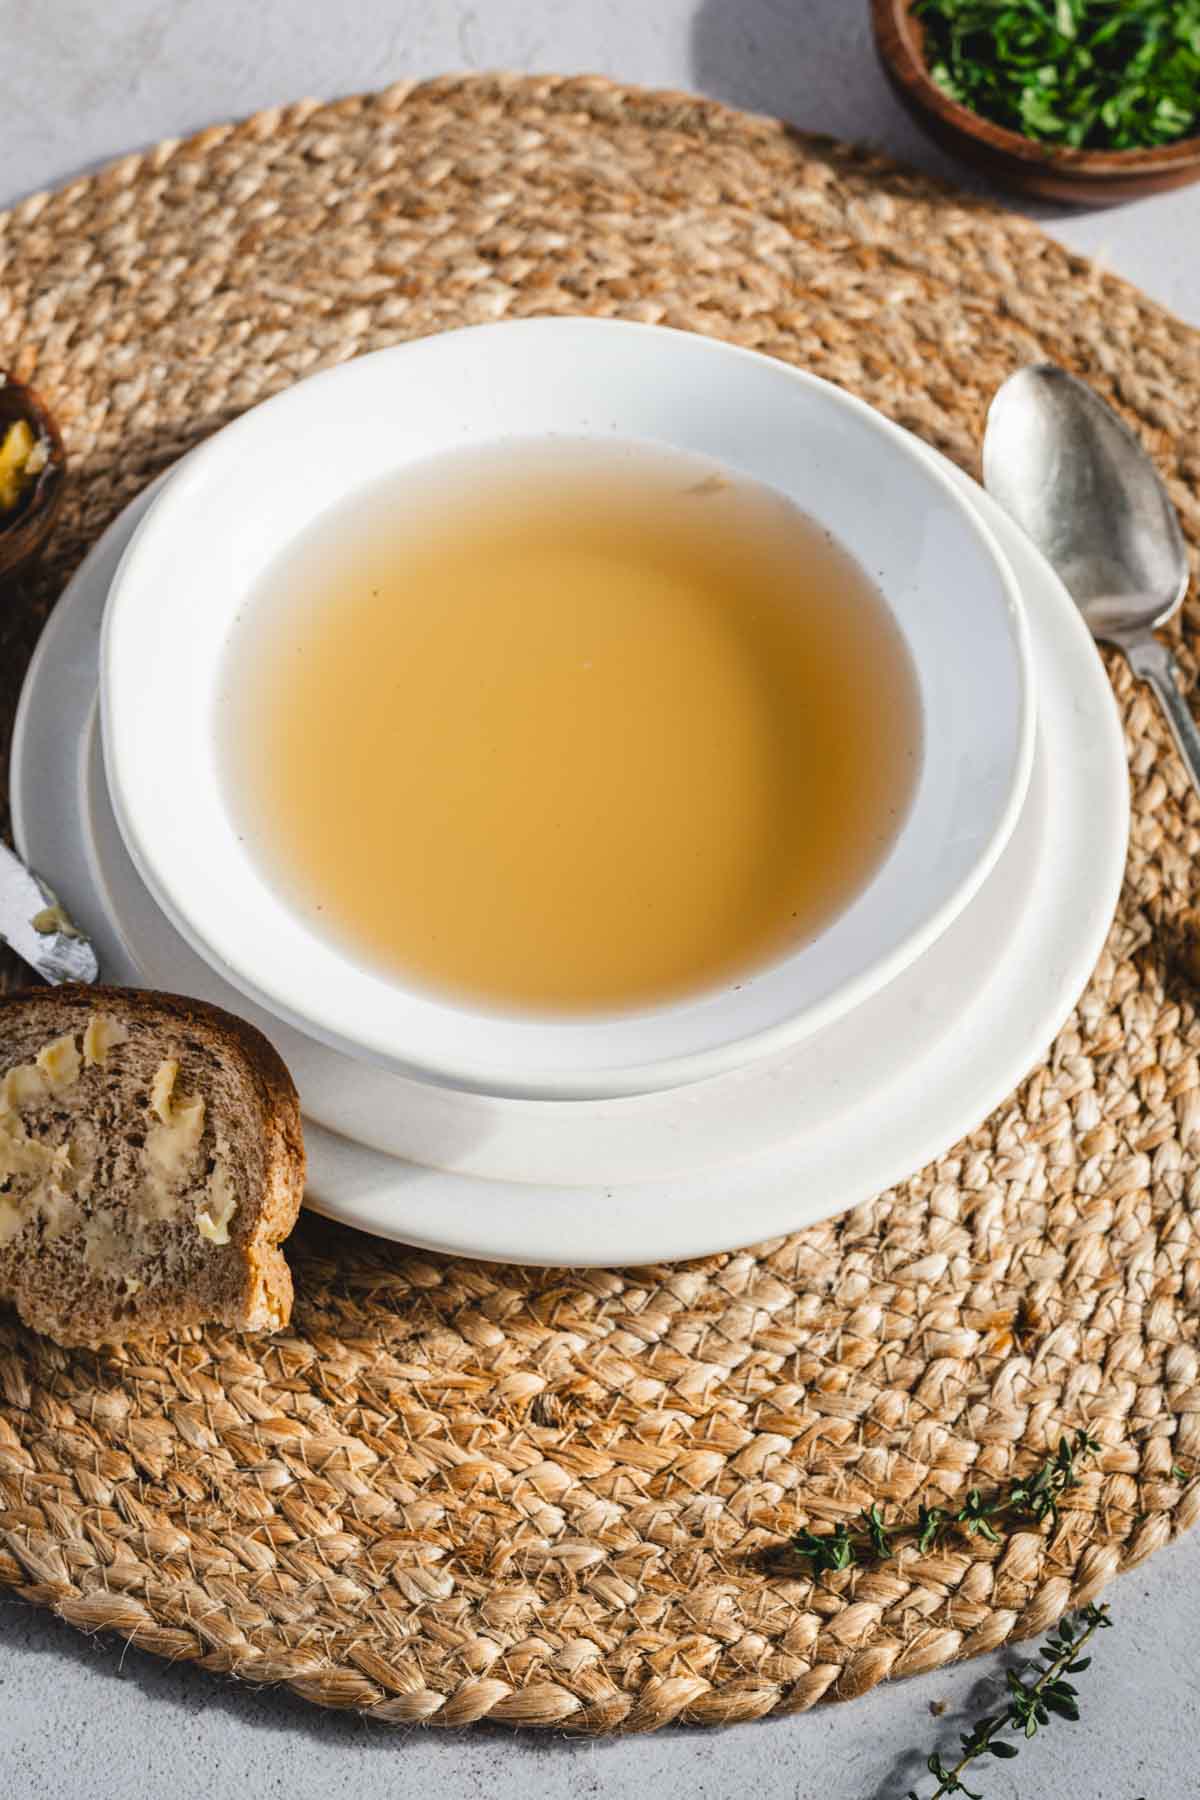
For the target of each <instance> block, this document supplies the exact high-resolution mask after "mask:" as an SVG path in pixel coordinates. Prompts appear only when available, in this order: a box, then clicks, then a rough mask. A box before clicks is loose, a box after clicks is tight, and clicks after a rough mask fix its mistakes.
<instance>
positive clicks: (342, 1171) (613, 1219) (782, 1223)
mask: <svg viewBox="0 0 1200 1800" xmlns="http://www.w3.org/2000/svg"><path fill="white" fill-rule="evenodd" d="M922 448H923V449H924V450H925V453H926V454H928V455H929V456H931V457H935V456H937V454H938V453H936V452H934V451H931V450H929V449H928V447H927V446H922ZM938 460H939V462H942V463H943V466H945V467H946V468H948V469H949V470H950V472H951V474H952V475H953V476H954V477H955V478H956V479H957V480H959V481H960V482H961V483H962V484H963V489H964V492H965V493H966V494H968V495H969V496H971V497H975V496H979V497H981V498H982V500H983V502H984V503H985V504H986V505H988V506H990V507H994V506H995V503H994V502H992V501H990V500H988V498H987V496H986V495H983V494H982V490H980V489H978V488H977V486H976V484H974V483H973V482H971V480H970V478H969V477H967V476H965V475H963V474H962V473H961V471H958V470H957V469H955V468H954V466H953V465H951V464H948V463H945V461H944V459H942V458H940V457H938ZM170 473H171V472H170V471H168V472H167V475H164V476H163V477H160V483H161V482H163V481H165V480H166V479H168V478H169V475H170ZM157 485H158V484H156V486H157ZM151 493H152V490H147V491H146V492H144V493H143V494H142V495H140V496H138V498H137V499H136V500H135V501H134V502H132V503H131V507H132V508H134V509H138V510H140V509H141V508H142V507H143V506H145V505H147V504H148V503H149V498H150V496H151ZM977 503H978V502H977ZM129 510H130V509H129V508H127V509H126V512H125V513H123V514H122V515H121V516H120V518H119V519H118V520H116V521H114V522H113V524H112V525H111V526H110V527H109V532H106V533H105V536H104V538H102V539H101V540H99V541H98V543H97V544H96V545H95V546H93V549H92V551H91V552H89V556H88V557H87V558H86V559H85V561H84V563H83V564H82V565H81V567H80V569H79V570H78V571H77V572H76V574H75V576H74V577H73V579H72V582H71V583H70V584H69V588H68V590H67V591H68V592H69V591H70V589H73V588H75V587H76V585H77V584H79V585H80V586H82V584H83V583H84V582H85V581H86V579H87V576H88V572H89V571H88V565H89V563H93V559H94V558H96V557H97V556H98V554H99V552H100V551H101V549H102V547H103V546H104V545H105V544H106V542H108V541H110V540H109V533H112V532H116V531H119V530H120V529H121V528H122V526H123V527H124V529H125V530H128V529H129V521H128V517H127V515H128V512H129ZM1001 517H1002V516H1001ZM1005 523H1006V524H1007V522H1006V521H1005ZM1009 529H1015V528H1012V527H1009ZM1039 560H1040V559H1039ZM1044 573H1045V581H1044V585H1045V588H1046V590H1047V595H1048V596H1050V595H1052V596H1053V599H1052V600H1050V601H1049V604H1051V605H1055V606H1056V608H1057V611H1056V618H1057V622H1058V624H1059V626H1060V627H1062V629H1063V630H1064V632H1065V634H1066V636H1067V637H1069V638H1070V637H1073V638H1074V644H1073V646H1072V655H1073V656H1074V657H1075V658H1076V659H1082V662H1083V664H1084V666H1085V667H1086V668H1087V669H1088V674H1089V676H1090V679H1091V686H1092V690H1093V698H1094V699H1095V700H1096V701H1097V702H1098V704H1099V708H1100V711H1101V713H1102V714H1104V715H1105V716H1106V720H1107V723H1106V725H1104V727H1103V729H1102V728H1101V725H1100V722H1099V721H1098V722H1097V739H1098V741H1099V740H1100V739H1101V738H1102V739H1103V743H1104V745H1105V747H1106V754H1107V755H1108V757H1109V760H1110V771H1109V772H1110V774H1111V775H1113V776H1116V775H1118V772H1119V779H1117V780H1114V781H1113V782H1112V783H1111V785H1110V786H1109V787H1108V788H1107V789H1106V790H1104V791H1106V792H1107V798H1108V802H1109V804H1108V806H1107V808H1106V814H1107V816H1108V818H1109V823H1110V826H1111V827H1112V830H1111V832H1110V834H1109V839H1108V845H1109V857H1108V863H1109V867H1108V870H1107V875H1108V879H1107V880H1106V879H1105V878H1104V877H1105V874H1106V870H1105V868H1104V866H1103V859H1101V860H1100V861H1099V862H1093V863H1091V864H1089V878H1090V881H1089V887H1090V891H1091V894H1092V900H1093V905H1092V914H1091V929H1090V930H1089V931H1088V932H1087V933H1085V935H1084V939H1083V941H1082V944H1081V942H1080V941H1079V940H1078V939H1076V942H1075V953H1074V956H1073V958H1072V961H1071V973H1070V978H1069V979H1068V980H1067V981H1066V983H1065V985H1063V983H1062V979H1061V972H1060V980H1059V985H1058V987H1057V988H1056V990H1055V991H1056V1003H1055V1004H1054V1005H1053V1006H1052V1007H1049V1008H1043V1009H1042V1013H1041V1015H1040V1017H1041V1018H1042V1023H1041V1025H1040V1026H1039V1028H1038V1030H1037V1034H1036V1035H1037V1040H1038V1043H1039V1044H1040V1046H1041V1047H1042V1048H1043V1049H1044V1047H1045V1045H1046V1044H1048V1043H1049V1042H1051V1041H1052V1039H1053V1038H1054V1037H1055V1036H1056V1035H1057V1033H1058V1031H1059V1030H1061V1028H1062V1025H1063V1023H1064V1021H1065V1020H1066V1019H1067V1018H1068V1017H1069V1015H1070V1012H1071V1011H1072V1009H1073V1007H1074V1006H1075V1004H1076V1002H1077V1000H1078V998H1079V995H1080V993H1081V992H1082V990H1083V988H1084V987H1085V986H1086V984H1087V980H1088V979H1090V975H1091V972H1092V970H1093V968H1094V966H1095V962H1096V959H1097V957H1098V956H1099V953H1100V951H1101V949H1102V947H1103V942H1104V939H1105V937H1106V935H1107V932H1108V929H1109V925H1110V924H1111V919H1112V914H1113V911H1114V909H1115V905H1116V901H1117V898H1118V895H1119V890H1120V884H1121V878H1122V876H1123V873H1124V867H1125V854H1126V843H1127V834H1128V822H1129V788H1128V775H1127V766H1126V762H1125V751H1124V741H1123V735H1122V729H1121V723H1120V718H1119V714H1118V710H1117V706H1116V701H1115V698H1114V696H1113V694H1112V690H1111V686H1110V684H1109V681H1108V677H1107V673H1106V671H1105V670H1104V667H1103V664H1102V663H1101V661H1100V658H1099V656H1098V653H1097V652H1096V650H1095V647H1094V645H1093V643H1092V640H1091V638H1090V636H1089V635H1088V633H1087V630H1086V627H1085V626H1084V624H1083V621H1082V619H1081V618H1080V616H1079V614H1078V612H1077V610H1076V609H1075V607H1074V605H1073V603H1072V602H1071V601H1070V598H1069V596H1067V595H1066V593H1065V590H1063V589H1062V588H1061V584H1059V583H1058V581H1057V578H1056V577H1054V576H1053V574H1052V572H1051V571H1049V570H1048V569H1046V570H1045V572H1044ZM64 598H66V594H64ZM68 610H69V606H68ZM66 616H67V615H66V613H65V612H64V613H59V611H58V609H56V612H55V614H53V615H52V617H51V620H50V621H49V622H48V624H47V627H46V630H45V632H44V633H43V637H42V640H41V642H40V643H39V645H38V647H37V650H36V651H35V655H34V658H33V660H32V661H31V664H30V668H29V671H28V673H27V675H26V680H25V685H24V687H23V689H22V694H21V701H20V704H19V706H18V710H17V717H16V721H15V723H14V740H13V742H14V750H13V763H12V799H13V818H14V826H15V828H16V835H17V840H18V843H19V845H20V847H21V848H22V850H26V849H27V847H28V841H29V840H28V835H27V834H28V825H29V821H28V818H27V817H26V800H27V798H28V793H27V790H28V779H27V774H26V771H25V770H24V767H23V760H24V757H25V755H26V753H27V749H28V741H27V740H28V720H29V712H30V708H31V706H32V703H33V698H34V695H35V691H36V688H37V685H38V683H39V682H40V680H41V672H42V668H43V666H44V664H45V663H46V661H47V659H48V658H50V657H51V656H52V655H53V654H54V651H55V648H56V643H57V640H58V638H59V636H60V634H61V633H62V631H63V628H64V624H65V622H66ZM56 620H57V621H58V623H57V627H56ZM18 733H20V737H18ZM1094 797H1095V798H1096V799H1097V800H1098V799H1099V797H1100V795H1099V793H1097V794H1096V795H1095V796H1094ZM1118 840H1119V853H1118ZM1110 902H1111V903H1110ZM81 911H82V912H83V916H85V917H86V908H81ZM1084 950H1086V955H1085V954H1084V953H1083V952H1084ZM1085 964H1086V967H1085V966H1084V965H1085ZM1022 1036H1023V1040H1024V1041H1025V1043H1026V1047H1025V1048H1023V1049H1022V1050H1021V1052H1020V1054H1019V1056H1017V1055H1016V1054H1014V1055H1013V1056H1012V1057H1010V1058H1008V1059H1007V1060H1006V1061H1005V1063H1004V1066H1003V1069H1002V1071H1001V1072H1000V1073H999V1074H996V1075H994V1076H993V1077H992V1078H991V1079H990V1080H988V1079H986V1077H985V1078H982V1079H973V1080H972V1082H971V1084H970V1085H969V1088H968V1086H967V1085H966V1084H964V1087H963V1092H962V1097H961V1100H960V1103H959V1105H958V1106H957V1108H956V1109H955V1116H954V1119H953V1121H952V1122H950V1123H947V1122H946V1120H947V1114H948V1109H943V1111H942V1113H941V1114H940V1115H939V1117H938V1119H936V1120H935V1119H932V1118H931V1119H929V1120H928V1121H927V1123H926V1125H925V1127H924V1128H923V1129H922V1130H921V1131H920V1132H919V1133H914V1136H913V1140H912V1146H911V1148H910V1150H909V1151H908V1152H906V1153H905V1157H904V1163H905V1168H904V1171H903V1173H900V1172H896V1171H893V1172H892V1173H891V1175H889V1176H888V1177H887V1178H886V1179H880V1176H879V1174H878V1173H875V1172H872V1171H868V1172H865V1173H864V1174H863V1175H862V1178H861V1180H860V1181H859V1182H857V1183H854V1184H852V1185H850V1186H843V1187H841V1188H837V1184H836V1182H834V1183H833V1184H832V1186H833V1187H834V1189H836V1191H837V1199H836V1202H835V1203H834V1204H833V1205H832V1206H831V1205H829V1204H827V1203H825V1202H823V1201H822V1202H818V1204H817V1205H816V1207H814V1206H813V1204H812V1200H811V1196H808V1204H807V1205H805V1204H804V1199H805V1196H804V1195H803V1194H801V1195H799V1196H797V1195H796V1193H795V1187H796V1185H797V1182H798V1180H799V1177H798V1176H796V1175H795V1174H794V1173H793V1171H792V1170H791V1169H790V1168H788V1167H784V1168H782V1169H781V1168H779V1167H778V1166H776V1167H775V1169H774V1171H773V1172H770V1173H768V1172H764V1171H761V1170H758V1169H757V1168H756V1167H755V1165H756V1163H757V1162H758V1161H760V1160H762V1158H760V1157H746V1158H739V1159H737V1160H736V1161H735V1162H733V1163H722V1164H719V1165H708V1166H707V1167H706V1168H705V1169H703V1170H701V1171H699V1172H697V1173H693V1174H688V1175H683V1176H681V1177H679V1178H677V1179H676V1178H672V1179H668V1180H665V1181H653V1182H630V1183H625V1184H603V1183H589V1184H566V1183H560V1184H549V1183H548V1184H544V1185H537V1184H534V1183H531V1182H521V1181H517V1180H504V1179H500V1178H496V1177H487V1176H483V1175H479V1174H464V1173H462V1172H460V1171H453V1170H442V1169H433V1168H427V1167H425V1166H424V1165H418V1164H414V1163H411V1162H409V1163H406V1162H403V1161H402V1160H401V1159H398V1158H393V1157H390V1156H387V1155H386V1154H385V1153H383V1152H380V1151H375V1150H369V1149H366V1148H364V1147H362V1146H359V1145H357V1144H353V1143H351V1142H350V1141H348V1140H346V1139H344V1138H339V1137H338V1136H337V1135H336V1134H335V1133H333V1132H331V1131H329V1130H328V1129H327V1128H325V1127H321V1126H314V1125H312V1124H309V1125H307V1127H306V1130H307V1133H308V1136H309V1140H310V1153H311V1162H312V1172H313V1178H314V1183H315V1187H314V1189H312V1190H310V1193H309V1195H308V1197H307V1200H306V1204H308V1205H309V1206H310V1207H311V1208H312V1210H314V1211H316V1212H319V1213H324V1214H325V1215H326V1216H329V1217H332V1218H335V1219H337V1220H339V1221H341V1222H343V1223H346V1224H349V1225H352V1226H356V1227H357V1228H359V1229H365V1230H368V1231H371V1232H373V1233H374V1234H376V1235H379V1236H382V1237H385V1238H391V1239H393V1240H396V1241H401V1242H404V1243H408V1244H413V1245H416V1246H418V1247H423V1248H428V1249H430V1250H435V1251H439V1252H444V1253H447V1254H452V1255H464V1256H473V1257H478V1258H483V1259H487V1260H496V1261H519V1262H525V1263H537V1262H541V1263H543V1264H569V1265H572V1266H576V1267H583V1266H599V1267H604V1266H612V1265H615V1264H633V1265H638V1264H644V1263H647V1262H660V1261H674V1260H679V1259H683V1258H688V1257H694V1256H701V1255H706V1254H711V1253H714V1252H716V1251H719V1250H726V1249H728V1248H730V1242H731V1239H732V1240H733V1242H734V1243H735V1244H744V1243H747V1242H752V1241H761V1240H762V1239H763V1238H766V1237H770V1236H774V1235H778V1234H780V1233H781V1232H786V1231H791V1230H798V1229H802V1228H803V1227H804V1226H806V1225H810V1224H814V1223H817V1222H819V1221H820V1220H823V1219H825V1218H828V1217H831V1216H836V1215H837V1214H840V1213H842V1212H844V1211H846V1210H849V1209H850V1208H852V1207H853V1206H854V1205H857V1204H860V1203H861V1202H862V1200H864V1199H865V1198H868V1197H870V1196H871V1195H873V1194H874V1193H877V1192H879V1191H881V1189H882V1188H885V1187H886V1186H888V1185H890V1184H891V1182H892V1181H898V1180H900V1179H902V1178H904V1175H906V1174H911V1173H914V1172H916V1171H918V1170H919V1169H920V1168H922V1167H924V1166H926V1165H927V1163H928V1162H929V1161H931V1160H933V1159H934V1158H936V1157H937V1156H938V1155H940V1154H944V1152H945V1151H946V1149H947V1148H948V1147H950V1146H952V1145H953V1144H954V1143H955V1142H957V1141H958V1140H959V1139H960V1138H961V1137H962V1136H963V1135H964V1133H965V1132H967V1131H969V1130H970V1129H972V1128H973V1127H974V1126H975V1125H977V1124H978V1123H979V1121H980V1119H982V1118H983V1117H986V1116H987V1114H988V1113H989V1112H990V1111H992V1110H993V1109H994V1108H995V1106H996V1105H998V1104H1000V1103H1001V1102H1002V1100H1003V1098H1004V1096H1005V1094H1007V1093H1010V1092H1011V1091H1012V1090H1013V1088H1014V1087H1015V1086H1016V1085H1018V1083H1019V1082H1020V1080H1021V1079H1023V1078H1024V1076H1025V1075H1026V1074H1027V1073H1028V1072H1029V1069H1030V1068H1031V1067H1032V1066H1033V1065H1034V1063H1035V1062H1036V1060H1037V1056H1038V1055H1039V1054H1040V1050H1039V1049H1033V1048H1030V1047H1029V1042H1030V1040H1032V1038H1033V1036H1034V1032H1033V1027H1032V1026H1030V1027H1029V1028H1028V1029H1027V1030H1026V1031H1024V1032H1023V1034H1022ZM688 1091H689V1090H687V1089H683V1090H680V1092H682V1093H687V1092H688ZM692 1091H693V1092H694V1090H692ZM555 1104H558V1105H563V1106H570V1105H571V1104H572V1103H571V1102H560V1103H555ZM793 1148H794V1146H793V1145H789V1144H788V1143H786V1142H785V1143H783V1144H775V1145H773V1146H771V1148H770V1149H769V1150H768V1151H767V1152H765V1153H764V1155H765V1159H766V1160H767V1161H769V1162H771V1161H773V1162H774V1163H775V1164H776V1165H779V1163H780V1162H781V1161H782V1162H784V1163H785V1164H786V1163H787V1160H788V1152H789V1150H791V1149H793ZM914 1158H915V1160H914ZM892 1160H893V1161H894V1160H895V1159H892ZM714 1177H715V1178H716V1179H717V1181H718V1185H719V1186H720V1187H721V1189H722V1190H723V1192H724V1193H725V1194H726V1196H727V1199H728V1202H729V1204H730V1206H731V1207H733V1208H738V1212H737V1216H738V1218H739V1219H741V1220H742V1221H743V1222H742V1223H740V1224H736V1225H731V1224H725V1225H721V1224H719V1223H715V1222H713V1220H712V1218H711V1216H710V1215H711V1214H712V1212H713V1210H714V1209H713V1207H712V1206H711V1205H710V1204H709V1203H708V1202H706V1203H705V1204H704V1205H703V1206H699V1207H698V1206H697V1204H696V1200H695V1189H696V1186H697V1184H698V1183H699V1182H701V1181H707V1180H710V1179H711V1178H714ZM381 1178H382V1179H381ZM747 1178H749V1179H751V1181H752V1182H753V1183H755V1184H756V1185H755V1193H754V1196H753V1199H752V1202H751V1205H750V1207H748V1208H747V1212H749V1211H750V1210H753V1212H754V1214H755V1215H756V1216H755V1217H754V1218H753V1220H752V1221H748V1220H747V1219H746V1216H745V1215H744V1214H743V1213H742V1212H741V1210H740V1199H741V1197H742V1196H741V1194H740V1190H741V1189H742V1188H743V1187H744V1186H745V1183H746V1181H747ZM397 1182H401V1183H403V1186H404V1190H405V1194H406V1198H405V1199H404V1201H403V1204H402V1207H401V1212H402V1214H403V1216H402V1217H399V1218H397V1217H396V1216H395V1212H396V1193H395V1190H396V1186H397ZM781 1185H782V1186H783V1187H784V1188H785V1189H790V1197H787V1198H785V1197H784V1195H782V1194H780V1193H779V1192H778V1190H779V1188H780V1187H781ZM381 1188H382V1189H383V1190H385V1191H384V1192H383V1197H382V1198H381V1197H380V1190H381ZM331 1190H334V1191H333V1193H332V1197H331ZM339 1190H340V1191H339ZM588 1199H593V1200H594V1201H596V1202H597V1203H598V1204H597V1205H596V1206H595V1207H592V1208H586V1207H584V1208H581V1204H580V1203H581V1202H586V1201H587V1200H588ZM564 1209H568V1210H567V1211H566V1221H565V1223H564V1222H563V1211H564ZM581 1212H582V1214H583V1215H584V1216H583V1217H582V1219H581ZM698 1216H700V1217H701V1220H702V1222H701V1223H700V1224H699V1225H697V1223H696V1219H697V1217H698ZM721 1216H724V1214H722V1215H721ZM597 1217H599V1218H600V1221H601V1222H600V1225H599V1229H597V1223H596V1220H597ZM704 1219H707V1220H708V1222H707V1223H704V1222H703V1220H704ZM581 1225H582V1226H583V1229H582V1230H581ZM581 1237H582V1239H583V1240H584V1241H580V1239H581ZM547 1246H548V1248H547Z"/></svg>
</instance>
